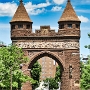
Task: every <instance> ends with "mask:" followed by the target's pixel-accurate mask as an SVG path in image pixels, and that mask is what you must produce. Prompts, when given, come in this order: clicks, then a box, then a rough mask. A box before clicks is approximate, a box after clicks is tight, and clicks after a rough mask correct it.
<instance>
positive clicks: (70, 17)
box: [10, 0, 81, 90]
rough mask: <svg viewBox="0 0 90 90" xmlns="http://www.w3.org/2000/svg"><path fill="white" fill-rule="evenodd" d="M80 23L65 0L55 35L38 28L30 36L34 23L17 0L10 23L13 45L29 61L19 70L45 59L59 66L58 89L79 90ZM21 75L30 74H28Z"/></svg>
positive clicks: (27, 85)
mask: <svg viewBox="0 0 90 90" xmlns="http://www.w3.org/2000/svg"><path fill="white" fill-rule="evenodd" d="M80 23H81V21H80V20H79V18H78V17H77V15H76V13H75V11H74V9H73V7H72V5H71V2H70V0H67V5H66V7H65V9H64V12H63V13H62V16H61V18H60V19H59V21H58V25H59V28H58V32H55V30H54V29H51V28H50V26H40V29H39V30H35V33H33V31H32V24H33V22H32V21H31V19H30V18H29V16H28V13H27V12H26V9H25V7H24V5H23V2H22V0H20V4H19V6H18V8H17V10H16V12H15V14H14V16H13V18H12V20H11V21H10V24H11V40H12V43H13V44H15V45H17V46H18V47H20V48H23V51H24V53H25V55H27V56H28V57H29V58H30V61H29V63H26V64H25V65H23V67H22V70H23V71H25V70H26V69H31V68H32V65H33V64H34V63H35V62H36V61H37V60H38V59H39V58H41V57H44V56H48V57H50V58H52V59H54V60H56V62H57V63H58V64H59V65H60V66H61V70H62V75H61V89H60V90H80V55H79V54H80V51H79V39H80ZM24 73H25V74H27V75H30V72H29V71H25V72H24ZM22 90H32V88H31V85H30V83H28V82H27V83H25V84H24V85H23V87H22Z"/></svg>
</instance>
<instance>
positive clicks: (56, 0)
mask: <svg viewBox="0 0 90 90" xmlns="http://www.w3.org/2000/svg"><path fill="white" fill-rule="evenodd" d="M53 1H54V3H56V4H63V3H64V1H65V0H53Z"/></svg>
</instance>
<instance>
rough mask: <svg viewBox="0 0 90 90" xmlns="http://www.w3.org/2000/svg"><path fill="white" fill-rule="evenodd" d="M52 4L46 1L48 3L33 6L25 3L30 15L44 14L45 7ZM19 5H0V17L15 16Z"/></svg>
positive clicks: (8, 3)
mask: <svg viewBox="0 0 90 90" xmlns="http://www.w3.org/2000/svg"><path fill="white" fill-rule="evenodd" d="M49 5H50V3H49V1H48V0H46V3H40V4H32V3H31V2H28V3H25V8H26V10H27V12H28V13H29V14H32V15H37V14H39V13H42V12H44V10H45V7H47V6H49ZM17 7H18V5H17V4H16V3H14V2H12V3H10V2H7V3H0V16H13V15H14V13H15V11H16V9H17Z"/></svg>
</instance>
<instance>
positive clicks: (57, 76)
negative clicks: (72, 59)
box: [55, 66, 61, 82]
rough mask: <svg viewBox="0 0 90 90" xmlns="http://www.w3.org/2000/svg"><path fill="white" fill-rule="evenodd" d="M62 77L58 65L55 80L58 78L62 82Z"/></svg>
mask: <svg viewBox="0 0 90 90" xmlns="http://www.w3.org/2000/svg"><path fill="white" fill-rule="evenodd" d="M60 77H61V70H60V66H57V67H56V74H55V80H56V81H57V82H60Z"/></svg>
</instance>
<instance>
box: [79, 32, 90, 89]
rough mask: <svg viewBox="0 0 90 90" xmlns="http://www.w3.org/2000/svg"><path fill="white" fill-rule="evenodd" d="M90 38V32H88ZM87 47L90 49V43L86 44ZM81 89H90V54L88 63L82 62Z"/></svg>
mask: <svg viewBox="0 0 90 90" xmlns="http://www.w3.org/2000/svg"><path fill="white" fill-rule="evenodd" d="M88 37H89V38H90V33H89V34H88ZM85 48H88V49H89V50H90V45H86V46H85ZM81 89H82V90H89V89H90V55H89V56H88V61H86V63H81Z"/></svg>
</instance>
